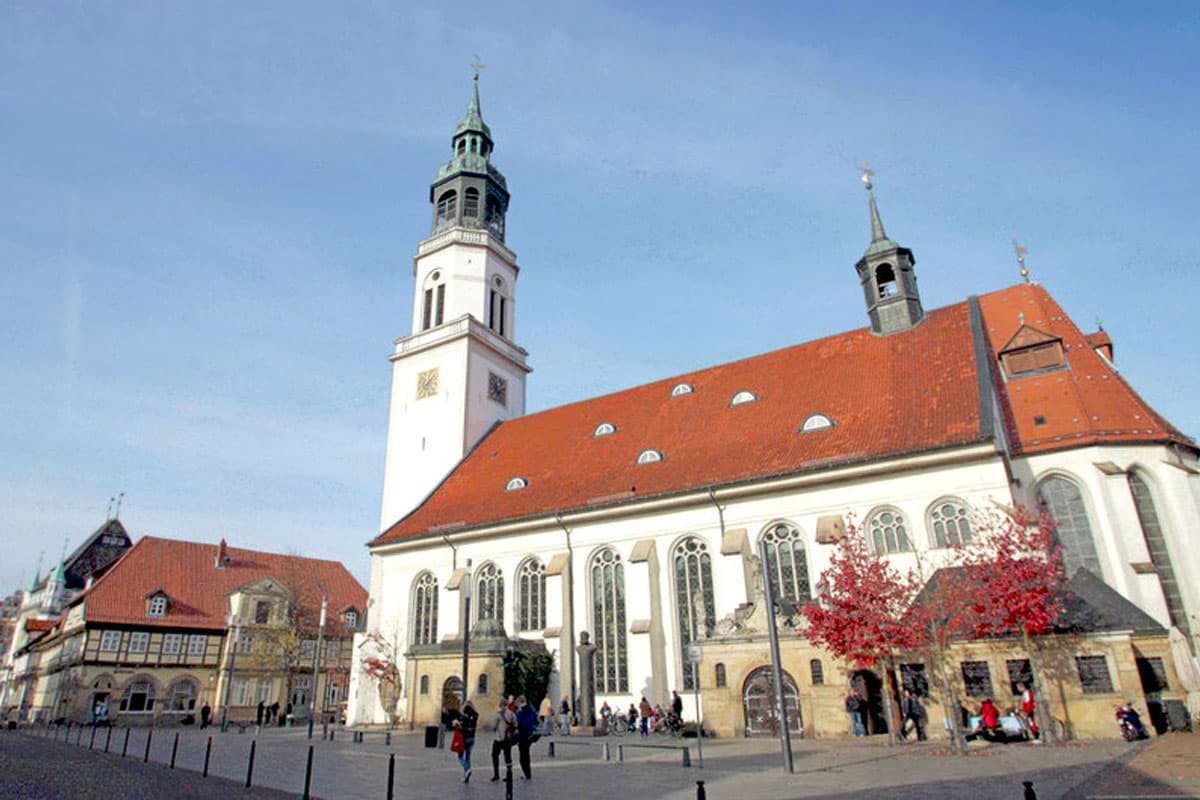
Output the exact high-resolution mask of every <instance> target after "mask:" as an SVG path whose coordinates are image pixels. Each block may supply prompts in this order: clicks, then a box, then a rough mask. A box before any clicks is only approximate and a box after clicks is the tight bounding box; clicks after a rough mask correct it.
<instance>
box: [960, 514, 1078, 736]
mask: <svg viewBox="0 0 1200 800" xmlns="http://www.w3.org/2000/svg"><path fill="white" fill-rule="evenodd" d="M1054 531H1055V523H1054V521H1053V520H1052V519H1051V518H1050V516H1049V515H1048V514H1040V515H1039V514H1035V513H1033V512H1030V511H1029V510H1028V509H1017V510H1015V511H1014V512H1012V513H1009V514H993V515H991V516H990V517H988V518H986V519H985V521H984V524H983V525H981V526H980V528H979V530H978V531H977V535H976V539H975V541H974V542H973V543H972V546H971V547H970V548H968V549H967V550H966V552H965V555H964V559H963V566H964V567H965V568H966V579H967V583H968V584H969V585H970V586H972V587H973V590H972V595H971V596H972V602H973V606H972V608H971V615H970V619H969V621H968V622H969V632H970V635H972V636H975V637H990V636H1011V635H1019V636H1020V637H1021V640H1022V643H1023V644H1024V646H1025V652H1026V653H1027V654H1028V655H1029V666H1030V669H1031V671H1032V672H1033V686H1032V687H1031V688H1032V690H1033V692H1034V699H1035V703H1036V717H1037V725H1038V728H1039V729H1040V730H1041V731H1042V732H1044V733H1043V735H1045V736H1047V737H1048V738H1049V739H1051V740H1056V739H1057V737H1058V731H1056V730H1055V728H1054V725H1053V720H1052V717H1051V714H1050V705H1049V702H1048V697H1049V696H1048V695H1047V694H1046V692H1045V685H1046V682H1045V680H1044V678H1045V670H1044V665H1043V662H1042V654H1041V649H1040V642H1039V640H1038V637H1040V636H1042V635H1043V634H1046V633H1049V632H1051V631H1052V630H1053V628H1054V623H1055V621H1056V620H1057V619H1058V618H1059V616H1060V615H1061V614H1062V611H1063V596H1064V591H1063V589H1064V583H1065V581H1066V575H1065V573H1064V570H1063V564H1062V547H1061V546H1060V545H1059V543H1058V541H1057V538H1056V537H1055V533H1054Z"/></svg>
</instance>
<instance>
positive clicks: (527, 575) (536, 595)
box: [517, 558, 546, 631]
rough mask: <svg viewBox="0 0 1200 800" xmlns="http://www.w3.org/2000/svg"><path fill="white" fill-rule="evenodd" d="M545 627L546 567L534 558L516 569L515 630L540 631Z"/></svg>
mask: <svg viewBox="0 0 1200 800" xmlns="http://www.w3.org/2000/svg"><path fill="white" fill-rule="evenodd" d="M545 627H546V567H545V566H543V565H542V562H541V561H538V560H537V559H536V558H530V559H528V560H526V561H524V562H523V563H522V564H521V566H520V567H519V568H518V569H517V630H519V631H540V630H542V629H543V628H545Z"/></svg>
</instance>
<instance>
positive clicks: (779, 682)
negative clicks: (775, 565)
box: [758, 539, 795, 774]
mask: <svg viewBox="0 0 1200 800" xmlns="http://www.w3.org/2000/svg"><path fill="white" fill-rule="evenodd" d="M758 557H759V559H761V561H762V571H763V594H764V597H763V599H764V600H765V601H766V604H767V632H768V633H769V634H770V640H771V675H772V677H773V678H774V682H775V708H776V712H777V713H778V714H779V746H780V750H781V751H782V753H783V771H784V772H787V773H789V774H790V773H792V772H795V770H794V769H793V768H792V739H791V737H790V736H789V735H788V718H787V703H786V701H785V699H784V696H783V666H782V665H781V663H780V659H779V631H778V630H777V629H776V628H775V587H774V586H773V585H772V584H771V576H770V575H769V574H768V572H767V570H769V569H770V564H771V560H770V558H768V553H767V540H766V539H763V540H762V541H761V542H759V543H758Z"/></svg>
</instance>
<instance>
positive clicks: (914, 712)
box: [900, 689, 925, 742]
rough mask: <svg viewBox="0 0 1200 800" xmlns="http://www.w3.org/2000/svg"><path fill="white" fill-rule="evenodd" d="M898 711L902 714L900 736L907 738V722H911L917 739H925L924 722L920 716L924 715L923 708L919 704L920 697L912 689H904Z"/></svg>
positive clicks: (921, 740)
mask: <svg viewBox="0 0 1200 800" xmlns="http://www.w3.org/2000/svg"><path fill="white" fill-rule="evenodd" d="M900 713H901V714H902V715H903V717H902V719H901V722H900V738H901V739H907V738H908V723H910V722H911V723H912V726H913V729H914V730H915V731H916V732H917V741H918V742H923V741H925V724H924V723H923V722H922V717H923V716H924V715H925V708H924V706H922V705H921V698H919V697H917V696H916V695H915V694H914V693H913V690H912V689H905V690H904V700H903V701H901V703H900Z"/></svg>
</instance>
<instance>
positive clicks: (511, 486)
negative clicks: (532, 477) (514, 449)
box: [504, 475, 529, 492]
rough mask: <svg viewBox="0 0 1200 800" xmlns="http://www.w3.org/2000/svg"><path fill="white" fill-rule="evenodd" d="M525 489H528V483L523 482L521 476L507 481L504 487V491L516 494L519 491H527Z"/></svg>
mask: <svg viewBox="0 0 1200 800" xmlns="http://www.w3.org/2000/svg"><path fill="white" fill-rule="evenodd" d="M527 488H529V481H527V480H525V479H524V478H522V477H521V476H519V475H518V476H517V477H515V478H509V479H508V483H507V484H505V486H504V491H506V492H516V491H519V490H521V489H527Z"/></svg>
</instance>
